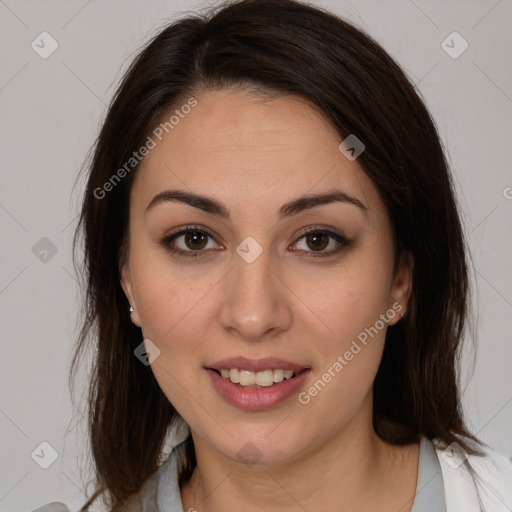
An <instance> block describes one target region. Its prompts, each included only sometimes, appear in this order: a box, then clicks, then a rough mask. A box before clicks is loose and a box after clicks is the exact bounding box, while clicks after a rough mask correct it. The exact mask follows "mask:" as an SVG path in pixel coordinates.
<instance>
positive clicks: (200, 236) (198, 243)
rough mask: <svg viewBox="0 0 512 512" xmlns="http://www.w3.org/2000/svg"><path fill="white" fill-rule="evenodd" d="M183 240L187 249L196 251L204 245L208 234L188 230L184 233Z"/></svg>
mask: <svg viewBox="0 0 512 512" xmlns="http://www.w3.org/2000/svg"><path fill="white" fill-rule="evenodd" d="M184 242H185V244H186V246H187V247H188V248H189V249H191V250H193V251H198V250H200V249H204V247H205V246H206V243H207V242H208V234H207V233H204V232H202V231H189V232H187V233H186V234H185V238H184Z"/></svg>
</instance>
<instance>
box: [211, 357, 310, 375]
mask: <svg viewBox="0 0 512 512" xmlns="http://www.w3.org/2000/svg"><path fill="white" fill-rule="evenodd" d="M205 368H211V369H213V370H223V369H226V370H230V369H231V368H237V369H239V370H249V371H251V372H261V371H263V370H276V369H283V370H293V371H294V372H296V373H298V372H300V371H302V370H304V369H306V368H309V366H308V365H307V364H300V363H293V362H292V361H286V360H284V359H279V358H277V357H262V358H260V359H249V358H247V357H242V356H238V357H230V358H228V359H221V360H220V361H215V362H213V363H211V364H208V365H206V366H205Z"/></svg>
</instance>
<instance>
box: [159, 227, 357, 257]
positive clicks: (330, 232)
mask: <svg viewBox="0 0 512 512" xmlns="http://www.w3.org/2000/svg"><path fill="white" fill-rule="evenodd" d="M190 231H199V232H203V233H205V234H206V235H208V236H209V237H210V238H211V239H212V240H214V241H216V236H215V235H214V234H213V232H212V231H211V230H210V229H208V228H206V227H204V226H198V225H187V226H183V227H180V228H177V229H176V231H174V232H172V233H170V234H168V235H165V236H164V237H163V239H161V240H160V243H161V244H162V245H163V246H164V247H165V248H166V249H167V250H169V251H171V252H173V253H175V254H177V255H178V256H184V257H193V258H195V257H202V256H206V255H207V254H208V253H209V252H211V249H208V250H204V249H202V250H197V251H194V250H191V249H189V250H183V249H176V248H174V247H172V246H171V242H173V241H174V240H175V239H176V238H178V237H180V236H183V235H185V234H187V233H188V232H190ZM318 232H320V233H324V234H326V235H327V236H328V237H330V238H332V239H334V240H335V241H336V242H337V243H338V247H337V248H335V249H331V250H330V251H318V252H317V251H303V250H294V251H293V252H296V253H297V254H298V255H300V256H306V257H308V256H312V257H326V256H331V255H333V256H334V255H335V254H337V253H339V252H340V251H342V250H343V249H348V248H350V247H351V246H352V244H353V241H352V240H350V239H349V238H347V237H346V236H345V235H343V234H342V233H339V232H337V231H335V230H334V229H333V228H330V227H327V226H322V225H313V226H308V227H306V228H304V229H303V230H302V231H300V232H299V233H298V234H296V235H294V240H295V241H294V242H293V244H292V245H295V244H297V243H298V242H299V241H300V240H302V239H303V238H304V237H305V236H307V235H308V234H310V233H318ZM218 245H220V246H221V248H224V247H223V246H222V244H218ZM288 247H289V246H288Z"/></svg>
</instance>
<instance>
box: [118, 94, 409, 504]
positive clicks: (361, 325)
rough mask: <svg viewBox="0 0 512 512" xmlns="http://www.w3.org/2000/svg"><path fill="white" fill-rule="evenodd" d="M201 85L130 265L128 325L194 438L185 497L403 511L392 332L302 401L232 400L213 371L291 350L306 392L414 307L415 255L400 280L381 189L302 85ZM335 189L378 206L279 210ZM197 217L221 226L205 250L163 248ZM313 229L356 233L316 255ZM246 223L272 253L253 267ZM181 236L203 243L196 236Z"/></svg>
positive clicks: (141, 204) (138, 215) (159, 153)
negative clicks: (171, 193) (251, 405)
mask: <svg viewBox="0 0 512 512" xmlns="http://www.w3.org/2000/svg"><path fill="white" fill-rule="evenodd" d="M195 98H196V99H197V101H198V104H197V106H196V107H195V108H194V109H192V111H191V112H190V113H189V114H187V115H186V116H184V118H183V119H181V120H180V122H179V124H177V125H176V126H175V127H174V128H173V130H172V131H170V133H169V134H167V135H166V136H165V137H164V138H163V139H162V141H161V142H159V143H158V144H157V146H156V147H155V148H154V149H152V150H151V151H150V152H149V153H148V155H147V156H146V157H145V159H144V161H143V162H142V164H141V168H140V169H139V170H138V172H137V177H136V180H135V182H134V185H133V188H132V191H131V198H130V222H129V234H130V244H129V250H128V254H127V259H126V262H125V264H124V265H123V267H122V286H123V289H124V291H125V293H126V295H127V297H128V300H129V302H130V304H131V305H132V306H133V308H134V312H133V314H132V315H131V317H132V321H133V322H134V323H135V324H136V325H137V326H139V327H141V328H142V332H143V336H144V339H150V340H151V341H152V342H153V343H154V344H155V345H157V346H158V348H159V349H160V355H159V356H158V358H157V359H156V360H155V361H154V362H153V363H152V370H153V372H154V374H155V377H156V379H157V380H158V383H159V385H160V386H161V388H162V390H163V392H164V393H165V395H166V396H167V397H168V399H169V400H170V401H171V402H172V404H173V405H174V407H175V408H176V409H177V411H178V412H179V413H180V414H181V416H182V417H183V418H184V419H185V421H186V422H187V423H188V425H189V427H190V430H191V433H192V436H193V440H194V445H195V450H196V456H197V460H198V464H197V467H196V469H195V471H194V473H193V475H192V477H191V479H190V480H189V481H188V482H186V483H185V484H184V485H183V486H182V488H181V497H182V501H183V507H184V510H185V511H187V510H189V509H190V508H194V509H196V510H197V511H199V512H202V511H220V510H245V511H253V510H254V511H256V510H258V511H260V510H261V509H262V507H263V506H266V505H269V506H271V508H272V509H273V510H280V511H288V510H290V511H291V510H301V507H303V509H305V510H308V512H315V511H320V510H326V509H331V510H344V511H362V510H364V511H365V512H368V511H373V510H375V511H376V510H379V511H381V512H382V511H384V512H385V511H393V512H397V511H398V510H400V511H401V512H406V511H409V510H410V509H411V507H412V503H413V499H414V495H415V490H416V481H417V467H418V454H419V449H418V448H419V447H418V445H416V444H412V445H408V446H405V447H396V446H392V445H389V444H387V443H385V442H383V441H382V440H381V439H380V438H379V437H378V436H377V435H376V433H375V431H374V429H373V427H372V400H373V391H372V385H373V380H374V377H375V375H376V372H377V369H378V367H379V364H380V360H381V357H382V351H383V347H384V340H385V333H386V327H384V328H383V329H381V330H380V331H379V332H378V334H377V335H375V336H374V337H373V338H371V339H370V342H369V343H368V344H367V345H366V346H364V348H363V349H362V350H361V351H360V352H359V353H358V354H357V355H356V356H354V358H353V359H352V360H351V361H350V362H349V364H347V365H346V366H345V367H344V368H343V370H342V371H341V372H339V373H337V374H336V376H335V377H334V378H333V379H332V380H331V381H330V382H329V383H328V384H327V385H326V386H325V387H324V388H323V389H322V390H321V392H319V393H318V394H317V395H316V396H315V397H313V398H312V399H311V401H310V402H309V403H308V404H307V405H303V404H301V403H300V402H299V401H298V400H297V398H296V397H295V396H293V397H291V398H290V399H288V400H287V401H286V402H285V403H283V404H282V405H280V406H278V407H275V408H272V409H268V410H264V411H245V410H241V409H238V408H236V407H234V406H232V405H230V404H228V403H227V402H225V401H224V400H223V399H222V398H221V397H220V396H219V395H218V394H217V392H216V391H215V389H214V388H213V386H212V384H211V381H210V378H209V376H208V374H207V373H206V371H205V370H204V369H203V366H205V365H207V363H212V362H214V361H215V360H219V359H224V358H226V357H233V356H238V355H243V356H246V357H250V358H260V357H264V356H274V357H279V358H282V359H286V360H290V361H294V362H298V363H303V364H304V365H305V366H309V367H310V368H311V374H310V375H309V376H308V379H307V382H306V384H305V386H304V388H302V389H301V390H304V389H306V390H307V388H308V387H309V386H311V385H312V384H313V383H314V382H316V381H317V380H318V379H319V378H321V376H322V374H323V373H324V372H326V371H327V370H328V368H329V367H332V365H333V364H334V362H335V361H336V360H337V358H338V356H339V355H343V354H344V353H345V352H346V351H347V350H348V349H349V348H350V346H351V343H352V341H353V340H355V339H357V336H358V334H359V333H361V332H362V331H364V329H365V328H368V327H370V326H373V325H374V324H375V323H376V321H377V320H378V319H379V318H380V315H381V314H384V313H386V311H387V310H389V309H390V308H391V307H392V305H393V304H395V307H396V304H398V305H399V306H401V307H402V310H401V312H402V313H403V312H405V311H406V307H407V303H408V300H409V297H410V291H411V277H410V268H409V267H408V266H407V265H406V264H405V263H402V264H401V265H400V267H399V270H398V272H397V273H396V275H393V258H394V249H393V243H392V230H391V225H390V220H389V217H388V215H387V212H386V209H385V207H384V204H383V202H382V200H381V198H380V196H379V193H378V191H377V189H376V188H375V186H374V185H373V183H372V181H371V180H370V179H369V178H368V177H367V176H366V174H365V173H364V172H363V170H362V168H361V167H360V165H359V164H358V162H357V160H355V161H349V160H348V159H347V158H346V157H345V156H344V155H343V154H342V153H341V152H340V151H339V149H338V146H339V144H340V142H341V139H340V137H339V135H338V134H337V133H336V132H335V131H334V129H333V128H332V126H331V125H330V124H329V122H328V121H327V120H326V119H324V117H323V116H322V115H321V114H320V113H319V112H318V111H317V110H316V109H315V108H313V107H312V106H310V105H309V104H308V103H306V102H304V101H303V100H301V99H300V98H296V97H292V96H285V97H281V98H278V99H275V98H274V99H269V98H267V99H262V98H261V97H257V96H255V95H253V94H249V93H248V92H244V91H226V90H221V91H202V92H200V93H198V94H196V95H195ZM167 189H181V190H185V191H192V192H194V193H198V194H203V195H207V196H210V197H213V198H215V199H216V200H218V201H221V202H222V203H224V204H225V205H226V207H227V208H228V209H229V210H230V213H231V216H230V218H229V219H225V218H223V219H221V218H219V217H218V216H216V215H212V214H210V213H207V212H204V211H202V210H200V209H198V208H195V207H193V206H190V205H187V204H184V203H180V202H176V201H173V202H166V203H160V204H158V205H156V206H154V207H153V208H151V209H150V210H149V211H147V212H145V209H146V207H147V206H148V204H149V203H150V202H151V200H152V198H153V197H154V196H155V195H156V194H158V193H160V192H162V191H164V190H167ZM332 189H338V190H342V191H344V192H345V193H347V194H349V195H350V196H352V197H355V198H357V199H358V200H359V201H360V202H361V203H362V204H363V205H364V206H365V207H366V210H363V209H361V208H358V207H357V206H354V205H352V204H349V203H341V202H335V203H329V204H324V205H320V206H316V207H314V208H312V209H309V210H305V211H303V212H300V213H298V214H296V215H293V216H290V217H289V218H285V219H281V220H280V219H279V217H278V210H279V208H280V207H281V206H282V205H283V204H284V203H286V202H288V201H291V200H293V199H295V198H297V197H300V196H302V195H304V194H311V193H323V192H327V191H331V190H332ZM187 225H197V226H198V227H199V228H203V229H204V228H206V229H208V230H210V231H211V232H212V233H213V238H207V239H206V240H207V243H206V242H205V244H204V248H203V249H201V250H202V251H203V253H204V255H203V257H198V258H193V257H186V256H185V257H178V256H176V255H174V254H172V253H171V252H169V250H168V249H166V248H165V247H164V245H163V244H162V243H161V240H162V239H163V238H164V237H165V236H166V235H169V234H172V233H173V232H175V231H177V228H180V227H184V226H187ZM317 225H320V226H322V227H323V228H325V229H327V228H329V229H330V230H331V231H334V232H337V233H341V234H343V235H345V236H346V237H347V238H349V239H350V240H353V244H352V246H351V247H349V248H345V249H342V250H341V252H339V253H337V254H334V255H332V256H326V257H322V256H315V254H317V252H315V250H316V251H320V252H322V251H323V252H324V253H326V252H329V251H330V250H331V249H333V248H335V247H336V246H337V242H336V241H335V240H334V239H332V238H329V239H328V241H329V244H328V246H327V245H325V246H321V247H320V249H318V248H317V247H316V246H315V245H314V244H312V243H311V242H309V243H308V241H307V240H308V239H307V237H302V238H301V233H302V231H303V230H304V228H308V227H310V226H317ZM247 236H251V237H253V238H254V239H255V240H256V241H257V242H258V243H259V244H260V246H261V247H262V249H263V252H262V254H261V255H259V257H257V258H256V260H255V261H253V262H252V263H250V264H249V263H247V262H246V261H245V260H244V259H242V258H241V257H240V256H239V255H238V254H237V252H236V251H235V249H236V248H237V246H238V245H239V244H240V243H241V242H242V241H243V240H244V239H245V238H246V237H247ZM174 246H175V247H178V248H181V249H182V250H189V251H192V250H193V248H194V246H193V245H192V246H190V244H189V245H188V246H187V245H186V243H185V237H184V236H181V237H180V238H179V239H177V240H175V241H174ZM293 249H295V250H293ZM299 253H301V254H299ZM399 319H400V315H395V317H394V319H392V320H389V325H392V324H393V323H395V322H397V321H398V320H399ZM247 443H252V444H253V445H254V446H255V447H256V448H257V450H258V454H259V455H258V457H259V460H257V462H256V463H255V464H249V465H247V464H244V463H243V461H241V460H240V456H239V455H238V452H239V450H241V449H242V448H243V447H244V446H245V445H246V444H247ZM248 482H250V485H249V484H248Z"/></svg>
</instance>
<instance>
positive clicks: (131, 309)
mask: <svg viewBox="0 0 512 512" xmlns="http://www.w3.org/2000/svg"><path fill="white" fill-rule="evenodd" d="M128 311H129V312H130V315H131V314H132V313H133V307H132V306H130V309H129V310H128Z"/></svg>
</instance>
